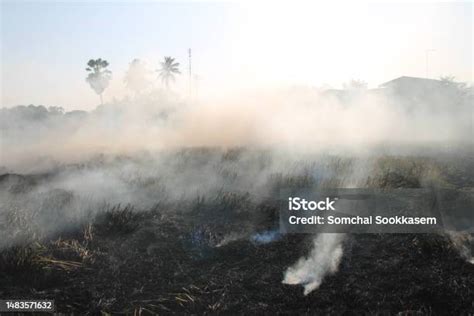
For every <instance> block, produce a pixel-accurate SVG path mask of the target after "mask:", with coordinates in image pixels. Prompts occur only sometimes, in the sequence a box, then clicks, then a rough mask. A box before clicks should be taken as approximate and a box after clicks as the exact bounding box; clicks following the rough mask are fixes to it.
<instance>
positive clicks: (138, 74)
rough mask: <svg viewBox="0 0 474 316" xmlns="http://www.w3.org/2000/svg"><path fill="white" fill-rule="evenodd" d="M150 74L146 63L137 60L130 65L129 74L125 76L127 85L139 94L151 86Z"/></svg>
mask: <svg viewBox="0 0 474 316" xmlns="http://www.w3.org/2000/svg"><path fill="white" fill-rule="evenodd" d="M148 74H149V71H148V70H147V68H146V65H145V63H144V62H142V61H141V60H140V59H137V58H135V59H134V60H132V62H131V63H130V66H129V67H128V70H127V73H126V74H125V79H124V81H125V85H126V86H127V88H128V89H130V90H132V91H134V92H135V93H139V92H140V91H142V90H143V89H146V88H147V87H148V86H149V84H150V80H149V78H148Z"/></svg>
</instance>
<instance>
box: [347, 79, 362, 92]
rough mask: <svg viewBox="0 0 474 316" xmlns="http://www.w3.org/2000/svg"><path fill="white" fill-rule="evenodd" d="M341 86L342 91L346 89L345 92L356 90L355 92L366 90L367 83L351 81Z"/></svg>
mask: <svg viewBox="0 0 474 316" xmlns="http://www.w3.org/2000/svg"><path fill="white" fill-rule="evenodd" d="M343 86H344V89H347V90H356V91H360V90H367V82H365V81H362V80H354V79H352V80H351V81H349V82H346V83H344V85H343Z"/></svg>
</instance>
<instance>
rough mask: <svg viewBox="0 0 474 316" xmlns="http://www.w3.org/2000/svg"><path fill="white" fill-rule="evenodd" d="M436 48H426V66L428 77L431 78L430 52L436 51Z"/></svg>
mask: <svg viewBox="0 0 474 316" xmlns="http://www.w3.org/2000/svg"><path fill="white" fill-rule="evenodd" d="M435 51H436V50H434V49H426V50H425V67H426V69H425V70H426V78H429V67H428V66H429V54H430V53H432V52H435Z"/></svg>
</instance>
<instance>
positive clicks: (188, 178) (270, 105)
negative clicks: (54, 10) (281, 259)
mask: <svg viewBox="0 0 474 316" xmlns="http://www.w3.org/2000/svg"><path fill="white" fill-rule="evenodd" d="M466 100H467V101H462V102H456V103H446V102H447V101H449V100H448V99H440V100H439V102H438V103H434V104H420V105H419V107H417V108H410V107H408V106H407V104H405V103H404V102H403V101H400V100H399V99H397V98H396V97H394V96H392V95H390V93H389V92H385V91H375V92H361V91H352V92H350V93H349V94H348V96H347V98H346V99H343V100H341V99H340V98H339V97H337V96H333V95H327V94H324V93H323V92H321V91H317V90H314V89H309V88H292V89H285V90H283V91H277V92H266V93H254V94H249V95H246V96H240V97H236V98H230V97H229V98H226V99H225V100H208V101H201V102H188V101H185V100H182V99H180V98H179V97H177V96H170V95H166V94H162V95H150V96H142V97H138V98H135V99H128V100H127V99H124V100H122V101H117V102H115V103H110V104H106V105H104V106H102V107H99V108H97V109H96V110H94V111H91V112H88V113H87V112H73V113H70V112H69V113H63V112H62V111H60V110H58V109H54V108H53V109H49V110H48V109H46V108H38V107H18V108H14V109H2V113H1V123H2V126H1V130H2V133H1V136H0V137H1V144H2V147H1V149H2V154H1V165H2V170H3V173H4V175H3V176H2V182H1V183H2V184H1V185H2V193H1V194H2V198H1V209H2V212H1V216H2V226H3V227H2V235H3V237H4V238H2V244H1V247H2V248H3V249H11V247H17V246H19V245H22V244H29V243H32V242H35V241H37V240H41V241H44V240H49V239H54V238H55V237H57V236H58V234H61V233H63V232H67V231H69V232H71V231H73V232H74V231H77V229H78V228H77V227H87V225H88V224H87V223H91V222H94V221H95V220H97V218H99V219H100V218H101V214H109V215H110V214H115V213H116V212H117V210H118V211H119V213H120V212H121V213H120V214H125V215H126V214H129V213H127V212H128V211H127V210H130V209H133V212H132V213H137V214H140V213H143V214H147V212H148V213H149V212H152V210H154V209H159V210H160V211H159V214H160V215H159V216H160V218H162V219H163V218H165V219H166V220H165V221H171V219H173V218H174V219H176V218H178V219H179V218H180V220H182V221H183V222H184V223H185V222H187V220H186V218H187V219H188V220H189V218H192V219H193V220H192V221H191V222H192V224H189V225H190V227H192V228H191V229H190V232H189V234H190V235H189V238H187V239H186V238H185V240H188V241H189V244H190V245H191V246H190V248H189V247H187V246H186V247H185V250H186V249H187V250H186V251H190V253H191V255H193V256H194V255H196V251H197V255H198V256H204V257H205V256H206V255H205V254H203V251H204V252H205V250H206V249H208V248H209V247H210V248H212V247H217V246H218V245H219V246H220V247H224V246H226V245H231V244H232V243H235V242H239V241H242V240H247V241H252V240H254V236H256V234H261V233H262V232H265V231H272V230H274V229H276V228H277V221H275V219H276V215H275V209H274V208H272V206H271V205H272V204H271V203H270V204H268V205H270V206H267V207H265V205H267V203H269V202H268V201H271V200H272V198H274V197H275V195H276V192H278V189H279V188H280V187H284V186H295V187H304V186H308V185H316V186H325V187H338V188H357V187H359V188H362V187H393V188H403V187H415V188H416V187H427V186H454V187H456V188H459V189H469V188H472V187H473V186H474V185H473V183H474V175H473V174H472V170H474V168H472V166H473V161H472V158H470V157H472V155H471V153H472V147H470V144H471V143H470V136H471V135H472V121H471V119H472V116H469V115H470V114H471V112H470V111H471V110H472V109H471V107H470V106H472V104H470V103H469V99H466ZM119 205H120V206H119ZM124 208H125V209H124ZM114 212H115V213H114ZM177 214H179V215H177ZM109 215H107V216H109ZM127 216H128V215H127ZM130 216H131V215H130ZM137 225H139V224H137ZM98 227H101V226H98ZM102 227H103V226H102ZM130 229H131V230H132V231H133V230H134V228H133V227H132V228H130ZM257 236H258V235H257ZM272 236H273V235H272ZM275 239H278V238H275ZM458 239H459V240H461V244H462V247H464V248H463V249H464V250H463V251H464V252H463V256H464V257H465V258H466V259H469V260H470V256H471V254H470V253H469V251H467V252H466V249H469V247H470V244H469V241H468V240H467V239H466V238H464V239H463V238H458ZM344 240H346V241H344ZM349 240H350V238H349ZM459 240H458V242H459ZM270 241H271V240H270ZM276 242H277V243H278V241H276ZM285 242H286V241H285ZM185 244H186V242H185ZM350 244H351V242H350V241H347V238H346V239H344V238H342V237H340V236H338V235H333V236H316V237H315V239H314V243H313V245H312V246H311V247H313V246H314V248H313V249H312V250H309V249H308V248H310V247H308V246H310V245H308V244H307V243H306V244H302V247H303V248H304V252H306V253H309V256H308V257H306V255H305V254H303V257H304V258H306V259H304V258H303V259H300V260H298V257H295V258H293V262H296V264H295V265H294V266H291V265H289V266H287V267H286V268H288V270H287V273H286V275H285V276H284V277H281V278H280V281H281V280H283V279H284V281H285V282H286V283H291V284H302V285H305V288H306V289H305V293H306V294H307V293H309V292H311V291H312V290H314V289H316V288H317V287H318V286H320V285H321V283H322V282H324V281H323V279H324V277H325V276H326V275H327V274H328V273H334V272H336V270H337V269H338V266H339V263H340V262H341V260H344V249H345V247H347V245H350ZM454 244H456V242H454V243H453V245H454ZM147 247H151V248H147V253H148V252H149V251H151V250H150V249H154V248H153V247H155V246H153V245H149V246H147ZM203 247H204V248H203ZM460 247H461V246H459V248H460ZM218 248H219V247H218ZM224 248H225V247H224ZM196 249H198V250H196ZM203 249H204V250H203ZM283 272H285V270H284V269H282V270H280V271H279V273H280V275H281V273H283Z"/></svg>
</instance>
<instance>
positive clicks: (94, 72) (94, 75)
mask: <svg viewBox="0 0 474 316" xmlns="http://www.w3.org/2000/svg"><path fill="white" fill-rule="evenodd" d="M87 66H88V67H87V68H86V71H88V72H89V75H88V76H87V78H86V81H87V82H88V83H89V85H90V86H91V88H92V89H93V90H94V91H95V93H97V94H98V95H99V96H100V104H103V103H104V102H103V100H102V93H103V92H104V90H105V89H106V88H107V87H108V86H109V82H110V79H112V72H111V71H110V70H108V69H106V68H107V66H109V63H108V62H107V61H106V60H105V59H104V60H103V59H101V58H98V59H91V60H89V61H88V62H87Z"/></svg>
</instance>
